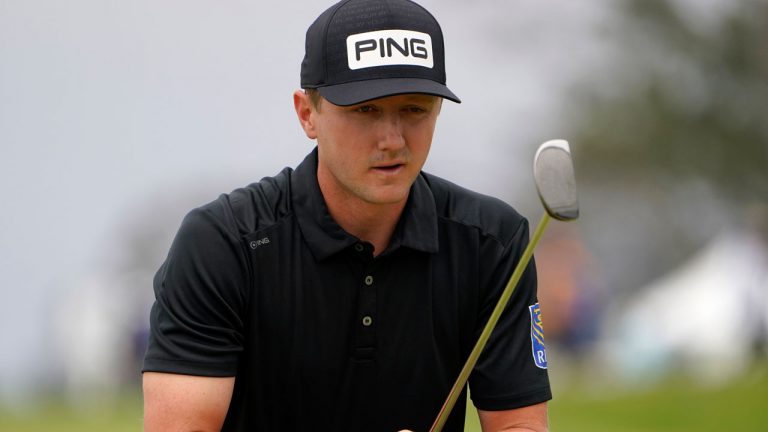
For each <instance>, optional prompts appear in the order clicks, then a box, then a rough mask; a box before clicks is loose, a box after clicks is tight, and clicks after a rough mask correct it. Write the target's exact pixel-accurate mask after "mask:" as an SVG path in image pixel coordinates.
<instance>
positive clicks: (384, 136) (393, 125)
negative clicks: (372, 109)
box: [376, 112, 405, 151]
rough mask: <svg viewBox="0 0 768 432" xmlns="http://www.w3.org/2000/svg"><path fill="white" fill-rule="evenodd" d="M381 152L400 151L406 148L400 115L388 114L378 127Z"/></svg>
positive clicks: (381, 118) (383, 117)
mask: <svg viewBox="0 0 768 432" xmlns="http://www.w3.org/2000/svg"><path fill="white" fill-rule="evenodd" d="M376 129H377V138H378V142H377V143H378V147H379V150H382V151H387V150H398V149H400V148H402V147H403V146H405V137H404V136H403V123H402V121H401V119H400V115H399V113H396V112H395V113H387V114H386V115H382V116H381V117H380V118H379V121H378V122H377V125H376Z"/></svg>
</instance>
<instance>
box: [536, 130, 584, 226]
mask: <svg viewBox="0 0 768 432" xmlns="http://www.w3.org/2000/svg"><path fill="white" fill-rule="evenodd" d="M533 180H534V182H536V190H538V192H539V198H540V199H541V203H542V204H543V205H544V209H546V211H547V213H549V215H550V216H552V217H553V218H555V219H557V220H561V221H569V220H573V219H576V218H578V217H579V200H578V198H577V196H576V177H575V176H574V173H573V160H572V159H571V148H570V147H569V146H568V141H565V140H551V141H547V142H545V143H544V144H542V145H541V146H539V149H538V150H537V151H536V156H534V158H533Z"/></svg>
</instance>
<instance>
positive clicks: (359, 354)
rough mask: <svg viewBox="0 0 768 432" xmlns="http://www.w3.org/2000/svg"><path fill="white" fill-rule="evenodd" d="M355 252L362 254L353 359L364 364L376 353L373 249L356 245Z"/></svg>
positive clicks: (366, 245) (364, 245) (359, 244)
mask: <svg viewBox="0 0 768 432" xmlns="http://www.w3.org/2000/svg"><path fill="white" fill-rule="evenodd" d="M355 250H356V251H357V252H358V253H360V254H363V266H362V269H363V271H362V274H361V275H360V276H359V282H358V284H359V285H358V295H357V311H356V320H355V332H354V334H355V340H354V350H353V357H354V359H355V360H357V361H361V362H366V361H371V360H373V358H374V355H375V351H376V326H377V316H376V276H377V275H376V265H375V260H374V259H373V254H372V251H373V247H372V246H371V245H370V244H363V243H358V244H357V245H355Z"/></svg>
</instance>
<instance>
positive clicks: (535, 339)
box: [528, 303, 547, 369]
mask: <svg viewBox="0 0 768 432" xmlns="http://www.w3.org/2000/svg"><path fill="white" fill-rule="evenodd" d="M528 311H529V312H530V313H531V352H532V353H533V361H534V362H535V363H536V366H538V367H540V368H541V369H546V368H547V350H546V349H545V348H544V325H543V324H542V322H541V307H540V306H539V304H538V303H536V304H534V305H531V306H528Z"/></svg>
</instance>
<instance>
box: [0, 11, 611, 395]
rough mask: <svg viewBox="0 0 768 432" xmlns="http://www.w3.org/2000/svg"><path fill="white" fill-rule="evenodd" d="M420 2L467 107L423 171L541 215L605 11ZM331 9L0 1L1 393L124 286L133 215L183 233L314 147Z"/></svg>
mask: <svg viewBox="0 0 768 432" xmlns="http://www.w3.org/2000/svg"><path fill="white" fill-rule="evenodd" d="M421 3H422V4H423V5H424V6H426V7H427V8H428V9H430V10H431V12H433V14H434V15H435V16H436V17H437V18H438V20H439V21H440V22H441V24H442V27H443V29H444V33H445V40H446V50H447V74H448V85H449V87H450V88H451V89H452V90H453V91H454V92H455V93H456V94H457V95H459V97H460V98H461V99H462V100H463V101H464V103H462V104H461V105H455V104H451V103H446V104H445V107H444V110H443V113H442V114H441V119H440V120H439V124H438V130H437V132H436V136H435V141H434V144H433V147H432V154H431V156H430V160H429V162H428V164H427V167H426V170H428V171H431V172H433V173H436V174H438V175H442V176H444V177H447V178H449V179H451V180H453V181H455V182H458V183H461V184H463V185H465V186H467V187H469V188H471V189H475V190H478V191H480V192H484V193H488V194H493V195H496V196H499V197H501V198H502V199H504V200H506V201H508V202H510V203H511V204H513V205H514V204H515V202H517V201H520V202H523V201H524V202H531V200H532V199H533V197H534V196H535V191H534V190H533V186H532V182H531V180H530V158H531V157H532V155H533V153H534V151H535V148H536V146H537V145H538V144H539V143H540V142H542V141H544V140H547V139H551V138H559V136H556V135H555V134H557V133H558V132H559V129H558V127H559V120H558V118H559V116H560V115H561V114H562V113H561V112H560V111H559V110H560V108H559V107H560V105H561V103H562V100H563V99H562V98H563V95H564V90H565V89H566V88H567V87H568V86H569V85H570V84H571V83H573V82H574V81H575V80H576V79H577V78H580V77H581V76H583V75H584V74H585V73H587V72H588V71H589V70H590V68H591V67H594V66H595V65H596V64H599V62H600V59H601V52H602V50H603V49H604V48H605V46H604V45H605V41H603V40H601V38H600V31H599V29H600V26H601V23H603V24H604V20H605V19H606V14H607V12H606V10H605V8H604V7H602V6H601V5H602V1H597V0H595V1H589V2H563V1H550V2H540V1H535V0H520V1H512V2H510V1H502V0H491V1H480V2H471V3H468V2H466V1H459V0H452V1H446V0H425V1H423V2H421ZM328 5H330V3H322V2H318V1H309V0H302V1H288V2H270V3H268V6H265V3H264V2H255V1H242V0H230V1H218V2H213V1H201V0H185V1H181V0H169V1H149V0H132V1H115V0H111V1H109V0H70V1H66V2H61V1H53V0H0V178H1V180H2V181H0V193H1V195H0V196H2V207H1V208H2V211H0V329H1V330H0V332H1V333H0V334H1V336H2V339H1V341H0V342H2V347H3V348H2V350H0V396H2V395H3V394H5V395H6V396H8V395H9V394H10V393H11V391H12V390H14V391H15V389H18V388H21V387H24V386H25V383H28V382H33V381H34V380H35V379H36V377H39V376H40V375H41V374H44V373H45V370H46V368H50V365H51V362H55V361H56V360H55V359H50V358H44V355H45V354H46V353H48V352H49V350H47V349H46V344H48V343H50V331H51V329H50V326H51V319H50V316H49V315H50V314H51V313H52V308H54V307H55V305H56V303H57V302H59V301H60V299H62V298H64V297H67V296H68V295H70V294H69V293H71V292H72V290H73V288H74V287H76V286H77V285H78V284H81V283H83V281H87V280H90V279H92V278H94V277H97V278H105V277H106V278H107V279H108V278H109V275H108V273H109V271H110V269H111V268H112V267H113V266H114V265H115V261H117V260H119V259H120V257H121V256H123V255H124V254H125V251H124V250H123V249H124V248H125V247H126V244H125V238H126V235H125V233H123V232H121V230H122V229H123V228H124V227H125V226H127V225H130V220H131V218H132V217H138V216H141V217H146V215H147V214H152V212H153V206H156V205H157V204H158V202H159V201H162V200H163V199H164V197H174V200H176V201H178V202H179V203H180V206H181V207H179V208H178V209H176V208H175V207H174V210H170V211H172V212H177V214H172V215H170V216H169V215H163V217H164V218H167V217H172V218H174V219H176V218H179V219H180V217H181V216H182V215H183V213H184V212H185V211H186V210H187V209H188V208H189V207H192V206H195V205H199V204H202V203H203V202H205V201H207V200H210V199H213V198H215V196H216V195H217V194H218V193H220V192H228V191H229V190H231V189H234V188H236V187H239V186H243V185H245V184H247V183H250V182H252V181H255V180H258V179H259V178H261V177H263V176H266V175H272V174H274V173H276V172H277V171H279V170H280V169H281V168H282V167H284V166H295V165H296V163H297V162H299V161H300V160H301V159H302V158H303V156H304V155H305V154H306V153H307V152H308V151H309V150H310V149H311V148H312V147H313V143H312V142H311V141H309V140H307V139H306V137H305V136H304V135H303V134H302V132H301V130H300V128H299V126H298V123H297V121H296V120H295V115H294V113H293V107H292V100H291V93H292V92H293V90H294V89H296V88H297V87H298V80H299V65H300V62H301V59H302V56H303V44H304V41H303V38H304V32H305V30H306V27H307V26H308V25H309V24H310V23H311V22H312V20H313V19H314V18H315V17H316V16H317V15H318V14H319V13H320V12H322V10H323V9H325V7H327V6H328ZM565 138H567V137H565ZM192 191H200V192H195V193H192ZM187 197H189V198H187ZM198 197H205V198H204V199H203V200H202V201H197V200H198V199H202V198H198ZM168 199H169V200H170V198H168ZM158 207H161V206H158ZM158 211H160V209H158ZM162 211H169V210H167V208H162ZM536 212H537V214H532V215H528V216H529V217H530V218H534V217H535V218H537V217H538V209H537V210H536ZM159 264H160V263H158V265H159ZM105 273H107V274H106V275H105ZM141 289H145V290H147V291H150V290H151V287H150V286H146V287H142V288H141Z"/></svg>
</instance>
